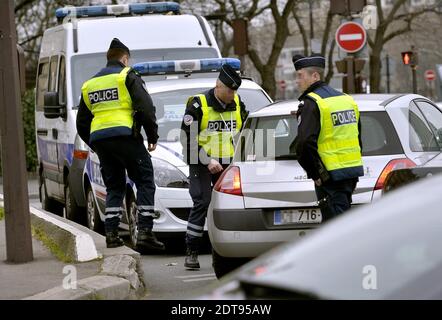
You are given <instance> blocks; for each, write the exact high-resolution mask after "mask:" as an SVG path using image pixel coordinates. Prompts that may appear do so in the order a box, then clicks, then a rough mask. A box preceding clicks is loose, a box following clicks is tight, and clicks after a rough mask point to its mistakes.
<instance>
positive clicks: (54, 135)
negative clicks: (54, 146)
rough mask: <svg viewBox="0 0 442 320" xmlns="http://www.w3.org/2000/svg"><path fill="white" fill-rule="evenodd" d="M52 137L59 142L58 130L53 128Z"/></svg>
mask: <svg viewBox="0 0 442 320" xmlns="http://www.w3.org/2000/svg"><path fill="white" fill-rule="evenodd" d="M52 137H53V138H54V139H55V140H57V139H58V130H57V129H55V128H53V129H52Z"/></svg>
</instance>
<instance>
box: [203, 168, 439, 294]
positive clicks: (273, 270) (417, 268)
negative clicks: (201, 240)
mask: <svg viewBox="0 0 442 320" xmlns="http://www.w3.org/2000/svg"><path fill="white" fill-rule="evenodd" d="M441 185H442V176H435V177H432V178H429V179H425V180H422V181H419V182H417V183H416V184H413V185H409V186H406V187H404V188H402V189H401V190H399V191H397V192H392V193H390V194H388V195H386V196H385V197H383V198H381V199H380V200H379V201H377V202H374V203H372V204H370V205H367V206H362V207H360V208H358V209H355V210H353V211H351V212H349V213H347V214H344V215H342V216H341V217H338V218H336V219H335V220H332V221H330V222H329V223H327V224H326V225H324V226H323V227H322V228H320V229H318V230H317V231H315V232H314V233H312V234H310V235H308V236H306V237H305V238H304V239H303V240H301V241H299V242H296V241H292V242H290V243H286V244H283V245H281V246H279V247H277V248H275V249H273V250H272V251H269V252H267V253H266V254H264V255H263V256H261V257H259V258H257V259H255V260H253V261H251V262H249V263H248V264H246V265H244V266H243V267H242V268H240V269H239V270H237V271H236V272H234V273H231V274H230V275H228V276H226V277H225V278H223V279H221V281H220V282H219V283H217V284H216V285H215V284H214V285H213V286H212V287H211V288H208V291H206V292H208V294H205V295H202V296H201V297H200V298H201V299H357V300H365V299H442V282H441V281H440V279H442V250H441V249H440V244H441V243H442V214H441V209H440V203H441V200H440V195H439V192H428V190H432V189H439V188H440V186H441Z"/></svg>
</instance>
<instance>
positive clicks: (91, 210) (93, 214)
mask: <svg viewBox="0 0 442 320" xmlns="http://www.w3.org/2000/svg"><path fill="white" fill-rule="evenodd" d="M86 198H87V199H86V202H87V207H86V209H87V210H86V211H87V226H88V228H89V229H91V230H93V231H95V232H103V229H104V224H103V221H101V217H100V213H99V212H98V208H97V204H96V203H95V199H94V192H93V191H92V188H91V187H88V189H87V194H86Z"/></svg>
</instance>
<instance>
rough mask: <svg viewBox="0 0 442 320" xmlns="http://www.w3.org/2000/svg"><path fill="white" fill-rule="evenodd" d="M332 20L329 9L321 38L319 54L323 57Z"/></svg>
mask: <svg viewBox="0 0 442 320" xmlns="http://www.w3.org/2000/svg"><path fill="white" fill-rule="evenodd" d="M333 18H334V14H332V13H331V8H330V9H329V10H328V13H327V22H326V24H325V29H324V35H323V37H322V44H321V54H322V55H323V56H324V55H325V51H326V50H327V42H328V38H329V36H330V29H331V26H332V24H333Z"/></svg>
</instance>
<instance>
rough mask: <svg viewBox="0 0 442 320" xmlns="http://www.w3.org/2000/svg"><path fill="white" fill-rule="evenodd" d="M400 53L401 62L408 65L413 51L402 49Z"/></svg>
mask: <svg viewBox="0 0 442 320" xmlns="http://www.w3.org/2000/svg"><path fill="white" fill-rule="evenodd" d="M401 55H402V62H403V63H404V64H405V65H410V64H411V61H412V58H413V51H404V52H401Z"/></svg>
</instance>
